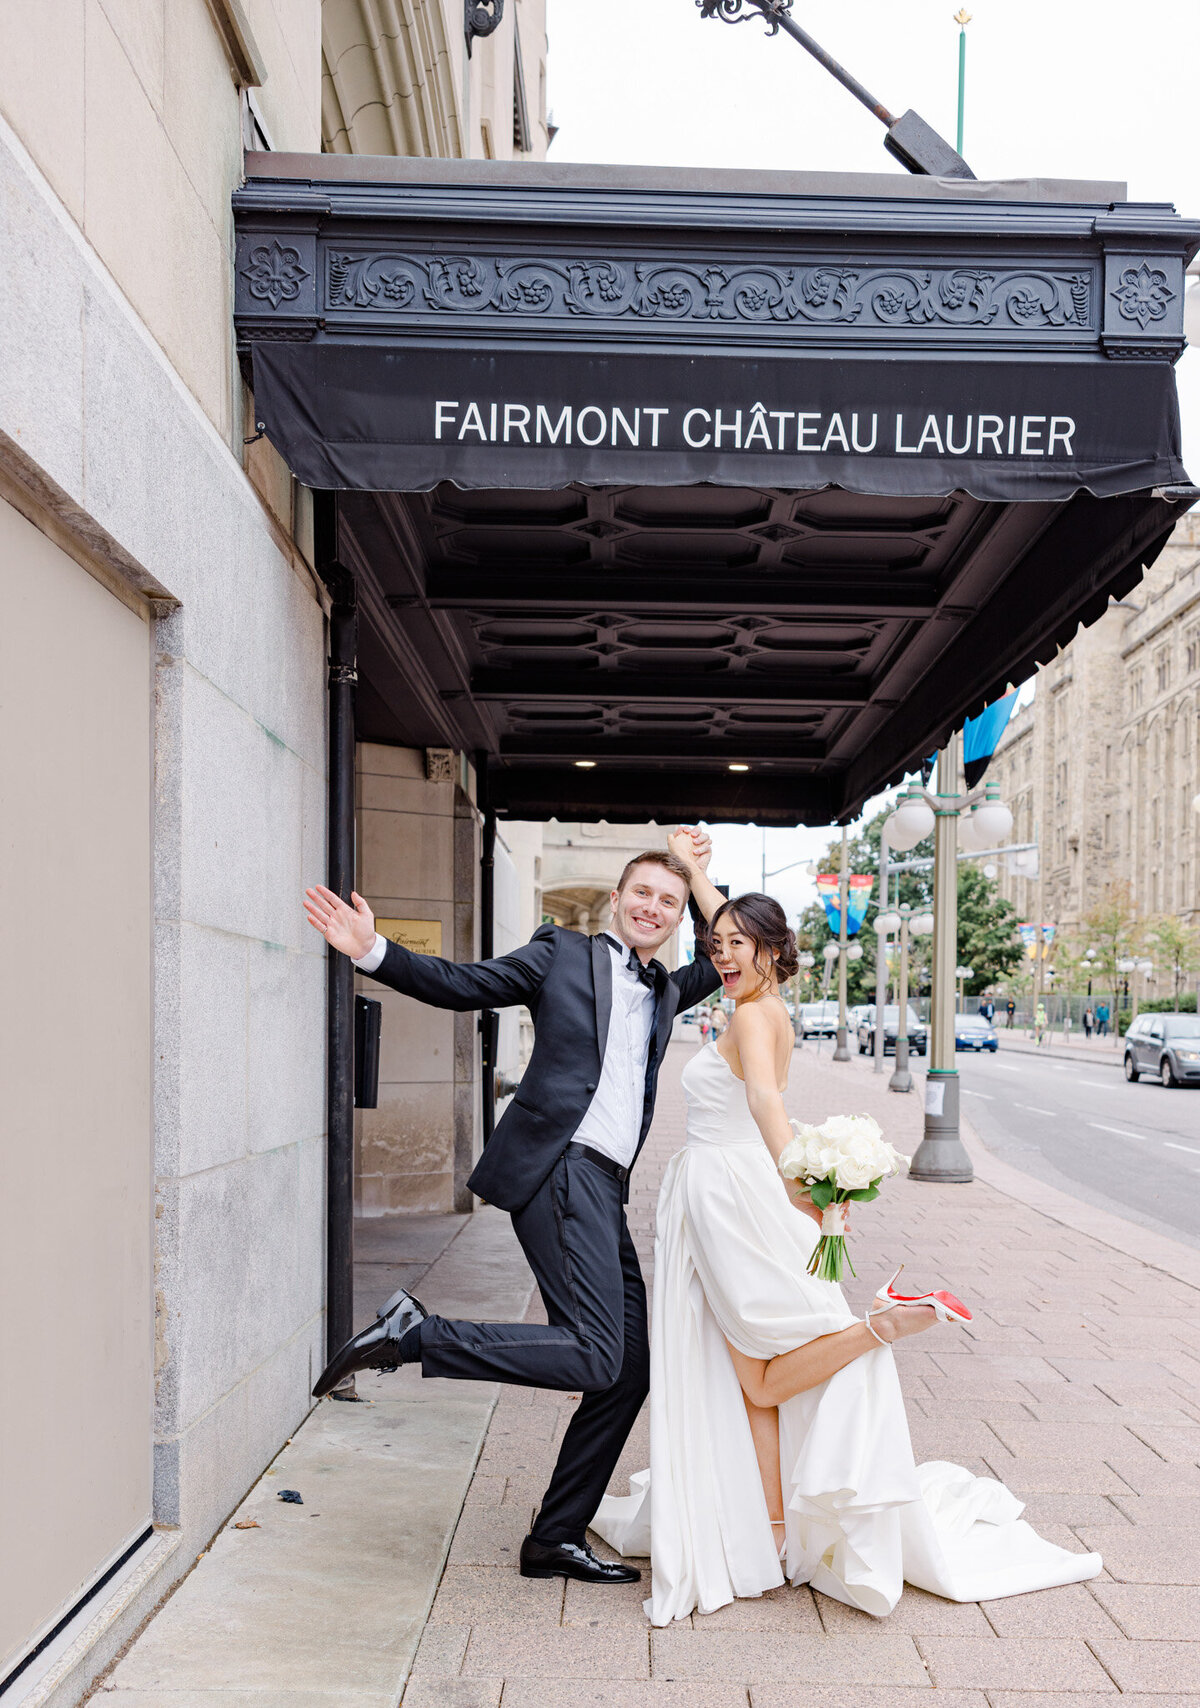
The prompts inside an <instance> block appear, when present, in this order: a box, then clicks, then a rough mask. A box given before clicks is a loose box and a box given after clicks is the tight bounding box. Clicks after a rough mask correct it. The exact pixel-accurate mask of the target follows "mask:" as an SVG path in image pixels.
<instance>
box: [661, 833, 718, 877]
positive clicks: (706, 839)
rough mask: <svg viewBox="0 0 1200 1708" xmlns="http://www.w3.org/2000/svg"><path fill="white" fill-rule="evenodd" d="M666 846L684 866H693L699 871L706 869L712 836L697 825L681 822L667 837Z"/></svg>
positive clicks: (710, 855)
mask: <svg viewBox="0 0 1200 1708" xmlns="http://www.w3.org/2000/svg"><path fill="white" fill-rule="evenodd" d="M667 847H668V848H669V849H670V850H671V852H672V854H674V856H675V858H676V859H677V860H682V861H683V863H684V865H685V866H694V867H695V868H696V869H697V871H700V872H706V871H707V870H708V862H709V861H710V860H711V859H712V838H711V837H710V836H709V834H708V832H707V830H701V829H700V827H699V825H696V824H681V825H680V827H679V829H678V830H673V831H672V832H671V834H670V835H669V836H668V837H667Z"/></svg>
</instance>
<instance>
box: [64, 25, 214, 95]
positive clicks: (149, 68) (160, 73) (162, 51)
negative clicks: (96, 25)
mask: <svg viewBox="0 0 1200 1708" xmlns="http://www.w3.org/2000/svg"><path fill="white" fill-rule="evenodd" d="M179 3H180V0H171V5H172V6H176V5H178V4H179ZM186 3H187V0H184V4H186ZM89 5H90V6H92V7H96V8H99V10H100V11H102V12H103V13H104V15H105V17H106V18H107V19H108V23H109V26H110V28H111V29H112V32H113V34H114V35H115V36H116V38H117V40H118V41H119V42H120V44H121V47H122V49H123V50H124V53H125V56H126V58H127V59H128V60H129V63H130V65H131V66H132V68H133V71H134V73H135V75H136V76H137V80H138V82H139V83H140V84H141V85H142V88H143V89H144V90H145V91H146V96H147V98H148V99H149V101H150V102H151V104H152V105H153V106H154V108H155V109H156V111H161V110H162V99H163V83H164V78H165V70H166V28H167V16H166V15H167V9H168V8H167V0H89ZM214 33H215V32H214Z"/></svg>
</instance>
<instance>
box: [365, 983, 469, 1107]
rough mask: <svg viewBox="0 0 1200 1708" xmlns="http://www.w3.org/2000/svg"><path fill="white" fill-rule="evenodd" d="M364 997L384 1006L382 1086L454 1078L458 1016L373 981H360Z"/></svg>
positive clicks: (381, 1047)
mask: <svg viewBox="0 0 1200 1708" xmlns="http://www.w3.org/2000/svg"><path fill="white" fill-rule="evenodd" d="M359 989H360V990H361V991H362V994H363V995H364V996H373V997H377V998H378V999H379V1000H380V1001H381V1002H382V1004H383V1010H382V1015H381V1019H382V1028H383V1029H382V1036H381V1038H380V1043H379V1078H380V1081H381V1083H383V1084H388V1083H398V1082H405V1083H407V1082H409V1081H416V1080H426V1081H438V1082H440V1081H442V1080H446V1081H449V1080H452V1079H453V1078H454V1015H453V1014H452V1013H451V1012H450V1011H449V1010H448V1009H444V1008H430V1007H429V1006H428V1004H427V1003H424V1002H417V1001H416V1000H415V998H413V997H411V996H401V995H400V993H399V991H393V990H388V989H387V987H386V986H385V985H381V984H377V983H376V982H375V980H373V979H367V978H364V979H362V980H360V981H359Z"/></svg>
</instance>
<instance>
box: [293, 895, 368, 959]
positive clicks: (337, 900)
mask: <svg viewBox="0 0 1200 1708" xmlns="http://www.w3.org/2000/svg"><path fill="white" fill-rule="evenodd" d="M350 902H351V905H350V906H349V907H348V906H347V905H346V903H345V902H344V901H343V900H342V898H341V896H339V895H334V893H333V891H332V890H329V889H326V888H325V885H324V884H317V885H316V886H315V887H314V888H313V889H311V890H305V892H304V911H305V913H306V914H307V915H308V923H309V924H310V925H311V926H312V928H313V930H314V931H319V932H320V933H321V935H322V936H323V937H324V939H325V941H326V942H327V943H328V944H329V946H330V948H331V949H340V950H341V952H342V954H343V955H349V956H350V957H351V959H352V960H355V961H359V960H361V959H362V957H363V956H364V955H366V954H368V953H369V952H370V950H371V949H372V948H374V946H375V915H374V914H373V913H372V912H371V910H370V908H369V907H368V906H367V904H366V902H365V901H364V900H363V898H362V897H361V896H360V895H359V894H358V893H357V891H355V890H351V892H350Z"/></svg>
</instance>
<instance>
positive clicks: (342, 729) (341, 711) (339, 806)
mask: <svg viewBox="0 0 1200 1708" xmlns="http://www.w3.org/2000/svg"><path fill="white" fill-rule="evenodd" d="M313 534H314V556H315V559H316V568H317V572H318V574H319V575H320V577H321V579H322V581H323V582H324V583H325V585H326V587H327V588H328V589H329V592H330V594H331V596H332V599H333V605H332V608H331V610H330V613H329V785H328V813H327V855H326V869H327V873H328V875H327V877H326V882H327V883H328V885H329V888H330V889H331V890H333V892H334V893H335V894H336V895H339V896H342V897H343V898H344V899H345V900H349V897H350V892H351V890H352V889H353V887H354V685H355V683H356V681H357V680H358V673H357V668H356V665H357V654H358V601H357V592H356V588H355V584H354V576H353V574H352V573H351V571H349V570H348V569H346V568H345V566H344V565H343V564H342V563H341V562H340V561H339V558H338V510H337V495H336V493H332V492H315V493H314V494H313ZM326 991H327V1005H326V1076H327V1078H326V1099H327V1101H326V1122H327V1126H326V1131H327V1135H328V1137H327V1140H326V1209H325V1230H326V1232H325V1344H326V1349H327V1355H328V1356H329V1357H330V1358H332V1357H333V1355H334V1353H335V1352H337V1351H338V1350H339V1348H340V1347H341V1346H342V1345H343V1344H344V1343H345V1342H346V1341H347V1340H349V1338H350V1336H351V1334H352V1333H353V1330H354V967H353V964H352V963H351V962H350V960H349V959H348V958H347V957H346V956H345V955H339V954H334V953H332V952H331V953H330V955H329V960H328V967H327V985H326ZM337 1392H338V1393H339V1394H342V1395H343V1397H346V1398H349V1397H350V1395H351V1394H352V1393H353V1381H351V1382H349V1383H345V1384H343V1385H342V1388H340V1389H339V1390H337Z"/></svg>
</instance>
